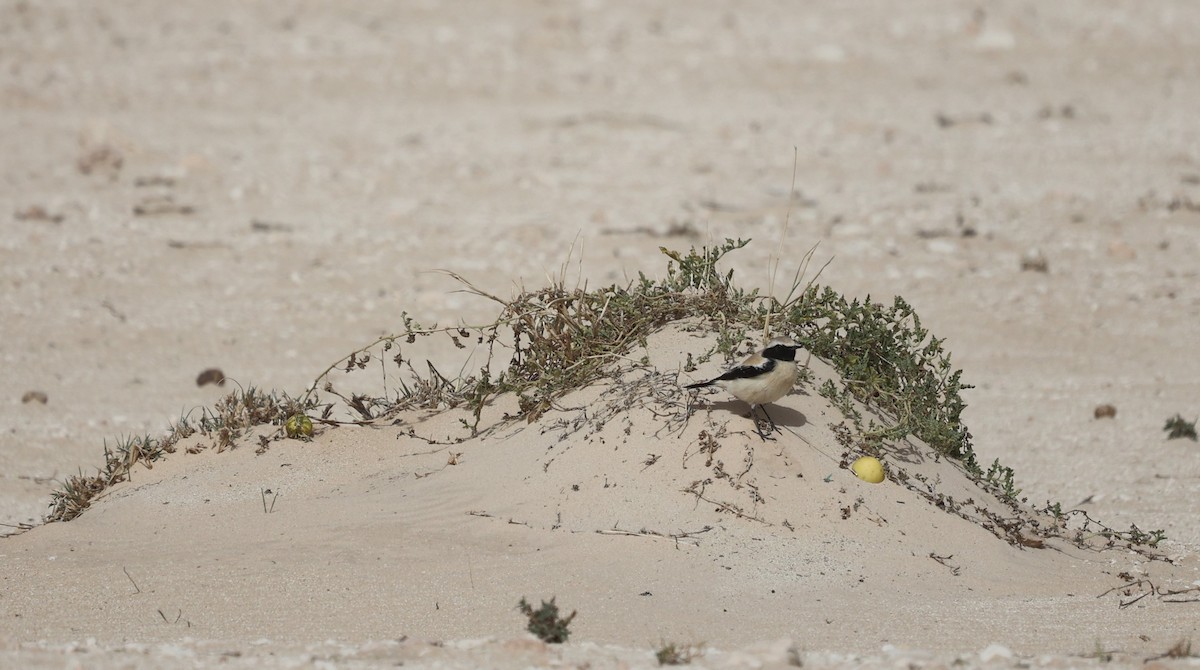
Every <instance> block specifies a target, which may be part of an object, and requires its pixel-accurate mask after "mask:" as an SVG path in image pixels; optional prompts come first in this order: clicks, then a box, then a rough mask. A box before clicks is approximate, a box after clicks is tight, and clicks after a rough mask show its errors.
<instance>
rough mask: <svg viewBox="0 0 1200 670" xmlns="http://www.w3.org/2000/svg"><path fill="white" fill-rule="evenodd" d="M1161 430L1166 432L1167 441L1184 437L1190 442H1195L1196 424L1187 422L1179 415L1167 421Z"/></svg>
mask: <svg viewBox="0 0 1200 670" xmlns="http://www.w3.org/2000/svg"><path fill="white" fill-rule="evenodd" d="M1163 430H1164V431H1166V433H1167V439H1168V440H1178V439H1180V438H1184V437H1186V438H1188V439H1189V440H1191V441H1192V442H1195V441H1196V422H1195V421H1187V420H1186V419H1184V418H1183V416H1182V415H1180V414H1176V415H1175V416H1173V417H1171V418H1169V419H1167V425H1165V426H1163Z"/></svg>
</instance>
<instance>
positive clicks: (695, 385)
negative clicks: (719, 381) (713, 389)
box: [683, 381, 713, 389]
mask: <svg viewBox="0 0 1200 670" xmlns="http://www.w3.org/2000/svg"><path fill="white" fill-rule="evenodd" d="M712 385H713V383H712V382H711V381H708V382H700V383H699V384H688V385H687V386H685V387H683V388H685V389H701V388H704V387H705V386H712Z"/></svg>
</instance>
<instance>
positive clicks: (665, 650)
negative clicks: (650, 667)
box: [654, 642, 702, 665]
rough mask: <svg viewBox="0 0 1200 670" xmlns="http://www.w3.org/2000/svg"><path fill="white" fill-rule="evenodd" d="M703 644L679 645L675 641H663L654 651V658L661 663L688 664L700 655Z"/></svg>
mask: <svg viewBox="0 0 1200 670" xmlns="http://www.w3.org/2000/svg"><path fill="white" fill-rule="evenodd" d="M700 646H702V645H689V646H686V647H685V646H682V645H677V644H675V643H674V642H662V643H660V644H659V646H658V649H656V650H655V652H654V658H655V660H657V661H658V664H659V665H688V664H690V663H691V662H692V660H693V659H695V658H696V657H697V656H699V655H700V651H699V648H700Z"/></svg>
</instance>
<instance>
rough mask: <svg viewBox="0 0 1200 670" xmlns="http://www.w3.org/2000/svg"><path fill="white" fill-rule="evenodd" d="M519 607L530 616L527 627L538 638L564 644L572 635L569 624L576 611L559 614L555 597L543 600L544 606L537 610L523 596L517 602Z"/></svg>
mask: <svg viewBox="0 0 1200 670" xmlns="http://www.w3.org/2000/svg"><path fill="white" fill-rule="evenodd" d="M517 609H518V610H520V612H521V613H522V614H524V615H525V616H526V617H528V618H529V623H528V625H527V626H526V629H527V630H528V631H529V632H530V633H533V634H534V635H536V636H538V639H540V640H542V641H544V642H549V643H551V644H562V643H563V642H566V641H567V638H568V637H570V636H571V631H570V629H569V628H568V626H570V625H571V621H572V620H574V619H575V614H576V612H574V611H572V612H571V613H570V614H568V615H567V616H566V617H560V616H558V605H557V604H555V602H554V598H553V597H551V598H550V600H549V602H547V601H545V600H543V601H542V606H541V607H539V608H537V609H536V610H535V609H533V607H532V606H531V605H530V604H529V603H528V602H526V601H525V598H524V596H522V597H521V602H519V603H517Z"/></svg>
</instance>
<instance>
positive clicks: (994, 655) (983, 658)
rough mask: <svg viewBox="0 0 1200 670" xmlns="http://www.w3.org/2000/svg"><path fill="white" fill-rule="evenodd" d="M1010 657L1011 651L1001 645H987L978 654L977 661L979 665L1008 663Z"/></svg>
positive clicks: (1011, 655)
mask: <svg viewBox="0 0 1200 670" xmlns="http://www.w3.org/2000/svg"><path fill="white" fill-rule="evenodd" d="M1012 657H1013V653H1012V650H1011V649H1009V648H1008V647H1006V646H1004V645H1002V644H989V645H988V646H986V647H984V648H983V651H981V652H979V661H980V662H981V663H991V662H992V661H996V660H1001V661H1008V660H1011V659H1012Z"/></svg>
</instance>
